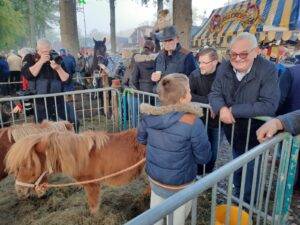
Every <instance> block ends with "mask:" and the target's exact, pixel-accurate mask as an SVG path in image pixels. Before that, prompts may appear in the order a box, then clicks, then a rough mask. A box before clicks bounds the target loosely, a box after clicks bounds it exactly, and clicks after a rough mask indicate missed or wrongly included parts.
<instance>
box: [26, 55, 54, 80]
mask: <svg viewBox="0 0 300 225" xmlns="http://www.w3.org/2000/svg"><path fill="white" fill-rule="evenodd" d="M49 60H50V55H49V52H48V51H45V52H42V53H40V59H39V60H38V61H37V62H36V63H35V64H34V65H33V66H31V67H29V71H30V73H31V74H32V75H33V76H34V77H36V76H37V75H38V74H39V72H40V70H41V68H42V66H43V65H44V64H45V63H46V62H48V61H49Z"/></svg>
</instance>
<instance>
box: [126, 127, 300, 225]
mask: <svg viewBox="0 0 300 225" xmlns="http://www.w3.org/2000/svg"><path fill="white" fill-rule="evenodd" d="M299 146H300V145H299V138H294V139H293V137H292V136H291V135H290V134H288V133H281V134H279V135H277V136H275V137H274V138H272V139H271V140H268V141H266V142H265V143H262V144H260V145H258V146H256V147H255V148H253V149H251V151H248V152H246V153H245V154H243V155H241V156H240V157H238V158H236V159H235V160H232V161H230V162H229V163H227V164H225V165H224V166H222V167H221V168H219V169H217V170H215V171H214V172H212V173H211V174H209V175H207V176H205V177H203V178H202V179H200V180H199V181H197V182H196V183H194V184H193V185H191V186H189V187H187V188H185V189H183V190H181V191H179V192H177V193H176V194H174V195H172V196H171V197H170V198H168V199H166V200H165V201H164V202H163V203H161V204H160V205H158V206H157V207H154V208H152V209H149V210H147V211H146V212H144V213H142V214H141V215H139V216H137V217H136V218H134V219H132V220H131V221H129V222H128V223H126V225H150V224H154V223H155V222H157V221H159V220H161V219H163V218H165V217H167V218H168V224H173V220H172V218H173V216H174V211H175V210H176V209H177V208H179V207H180V206H182V205H184V204H185V203H187V202H189V201H191V200H192V201H193V204H192V209H191V224H192V225H194V224H197V217H198V215H197V214H198V213H199V210H197V198H198V197H199V195H201V194H203V193H205V192H207V193H209V195H210V196H211V203H209V202H207V207H210V216H209V218H210V219H209V220H210V221H205V223H204V224H211V225H215V224H237V225H240V224H243V225H244V224H276V225H282V224H285V223H286V222H287V216H288V208H289V206H290V200H291V192H292V188H293V179H294V176H295V167H296V166H295V160H296V159H297V155H298V151H299ZM279 149H281V150H282V151H281V155H280V165H279V167H278V168H276V158H277V153H279ZM270 153H273V156H272V157H271V160H270V159H269V157H270ZM268 159H269V160H268ZM253 160H254V161H255V165H254V167H255V170H254V174H253V178H255V177H258V176H259V169H260V171H261V172H260V176H259V177H260V179H258V185H257V184H256V182H255V181H256V179H254V182H253V184H252V194H251V202H250V204H247V203H245V202H243V200H242V198H243V197H242V196H243V192H244V185H243V184H244V183H245V176H246V171H247V169H246V168H247V165H248V164H249V163H250V162H251V161H253ZM259 161H261V165H260V166H259ZM259 167H260V168H259ZM240 168H242V169H243V172H242V174H243V175H242V189H241V194H240V196H239V197H238V198H237V197H234V196H233V194H232V190H233V174H234V172H235V171H237V170H238V169H240ZM226 178H228V181H227V184H228V185H227V186H228V188H227V190H226V191H225V193H224V194H226V196H225V197H226V215H225V218H223V221H222V222H219V221H218V222H219V223H218V222H216V219H218V216H217V215H216V213H217V212H216V208H217V203H218V201H219V195H218V193H220V192H219V187H218V184H219V183H220V182H222V181H224V180H225V179H226ZM274 184H275V185H274ZM256 185H257V186H258V187H259V188H258V191H257V196H255V194H254V192H255V186H256ZM210 191H211V192H210ZM272 191H273V193H272ZM255 199H256V201H255ZM233 205H236V206H237V207H238V213H237V215H231V213H233V212H232V211H231V210H230V208H231V207H232V206H233ZM242 210H243V211H246V212H247V213H248V214H249V220H243V221H242V219H241V218H242ZM232 217H235V220H236V221H237V222H236V223H232V221H231V219H232Z"/></svg>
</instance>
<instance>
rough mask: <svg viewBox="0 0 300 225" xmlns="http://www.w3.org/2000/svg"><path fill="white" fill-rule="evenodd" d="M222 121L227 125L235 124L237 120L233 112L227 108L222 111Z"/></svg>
mask: <svg viewBox="0 0 300 225" xmlns="http://www.w3.org/2000/svg"><path fill="white" fill-rule="evenodd" d="M220 120H221V121H222V122H223V123H226V124H233V123H235V119H234V117H233V115H232V113H231V110H230V109H229V108H228V107H226V106H224V107H222V108H221V109H220Z"/></svg>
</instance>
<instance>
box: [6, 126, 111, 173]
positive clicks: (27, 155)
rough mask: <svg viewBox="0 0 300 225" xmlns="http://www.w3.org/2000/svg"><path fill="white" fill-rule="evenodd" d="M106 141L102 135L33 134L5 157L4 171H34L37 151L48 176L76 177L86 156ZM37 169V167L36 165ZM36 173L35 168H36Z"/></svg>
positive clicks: (88, 133) (89, 132) (12, 148)
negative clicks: (31, 168)
mask: <svg viewBox="0 0 300 225" xmlns="http://www.w3.org/2000/svg"><path fill="white" fill-rule="evenodd" d="M108 139H109V137H108V136H107V135H106V133H105V132H91V131H88V132H85V133H82V134H75V133H72V132H52V133H48V134H36V135H30V136H28V137H25V138H22V139H20V140H19V141H18V142H16V143H15V144H14V145H12V147H11V148H10V150H9V151H8V153H7V156H6V159H5V162H6V170H7V171H8V172H9V173H15V172H16V171H17V170H18V169H19V168H20V166H22V165H24V164H25V163H24V162H26V165H28V166H31V165H34V167H36V160H35V159H36V157H37V151H39V152H41V153H43V152H44V153H45V155H46V167H47V169H48V171H49V172H52V171H54V172H62V173H65V174H68V175H70V176H76V175H77V174H79V172H80V171H82V170H83V169H84V168H85V167H86V166H87V165H88V163H89V153H90V151H91V150H93V149H101V148H102V147H103V146H104V145H105V144H106V143H107V141H108ZM37 166H39V167H40V165H37ZM35 169H37V168H35Z"/></svg>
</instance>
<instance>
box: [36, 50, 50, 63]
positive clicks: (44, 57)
mask: <svg viewBox="0 0 300 225" xmlns="http://www.w3.org/2000/svg"><path fill="white" fill-rule="evenodd" d="M49 61H50V55H49V52H43V53H42V54H41V58H40V59H39V61H38V62H40V63H41V64H45V63H46V62H49Z"/></svg>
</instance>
